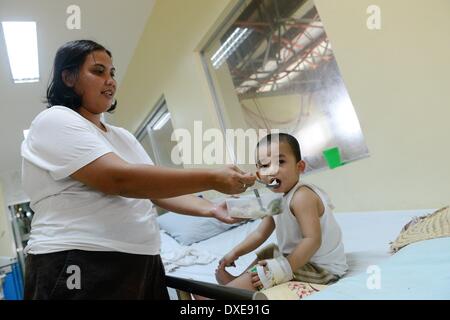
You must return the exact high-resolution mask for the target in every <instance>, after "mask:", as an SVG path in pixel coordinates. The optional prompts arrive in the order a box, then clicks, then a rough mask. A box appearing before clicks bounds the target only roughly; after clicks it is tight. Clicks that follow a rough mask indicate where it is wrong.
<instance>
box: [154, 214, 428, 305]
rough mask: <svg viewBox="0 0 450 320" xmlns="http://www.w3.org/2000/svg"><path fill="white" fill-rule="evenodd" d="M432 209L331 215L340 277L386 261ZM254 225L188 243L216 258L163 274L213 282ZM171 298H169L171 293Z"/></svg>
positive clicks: (171, 243)
mask: <svg viewBox="0 0 450 320" xmlns="http://www.w3.org/2000/svg"><path fill="white" fill-rule="evenodd" d="M433 210H434V209H429V210H408V211H372V212H347V213H335V216H336V219H337V221H338V223H339V225H340V227H341V229H342V233H343V242H344V247H345V252H346V255H347V263H348V265H349V271H348V272H347V274H346V275H345V276H344V278H347V277H353V276H355V275H358V274H365V273H366V271H367V268H368V267H369V266H371V265H375V264H380V263H382V262H383V261H385V260H387V259H388V258H390V257H391V254H390V253H389V243H390V242H391V241H393V240H394V239H395V238H396V236H397V235H398V233H399V232H400V230H401V229H402V227H403V226H404V225H405V224H406V223H407V222H408V221H410V220H411V218H413V217H415V216H420V215H424V214H427V213H430V212H432V211H433ZM258 224H259V221H258V220H256V221H251V222H248V223H245V224H242V225H240V226H238V227H236V228H233V229H230V230H228V231H226V232H223V233H221V234H219V235H216V236H214V237H212V238H210V239H207V240H204V241H201V242H198V243H194V244H192V245H191V246H192V247H193V248H196V249H199V250H205V251H207V252H209V253H210V254H212V255H214V256H215V257H216V259H215V260H214V261H212V262H211V263H209V264H206V265H191V266H182V267H178V268H176V269H175V270H172V271H170V272H166V273H167V274H168V275H172V276H176V277H180V278H186V279H193V280H200V281H205V282H210V283H217V282H216V280H215V276H214V271H215V269H216V267H217V265H218V261H219V259H220V258H221V257H222V256H223V255H225V254H226V253H227V252H229V251H230V250H231V249H232V248H233V247H234V246H235V245H237V244H238V243H239V242H241V241H242V240H243V239H244V238H245V237H246V236H247V235H248V234H249V233H250V232H251V231H253V230H254V229H255V228H256V227H257V226H258ZM161 240H162V241H161V242H162V251H163V252H164V251H168V250H169V251H170V250H176V249H177V248H179V247H180V244H179V243H178V242H177V241H176V240H174V239H173V238H171V237H170V236H169V235H168V234H166V233H164V232H162V233H161ZM272 242H276V237H275V232H274V233H273V234H272V235H271V236H270V237H269V239H267V240H266V242H265V243H264V244H263V245H266V244H269V243H272ZM255 258H256V255H255V254H254V253H249V254H247V255H245V256H242V257H240V258H239V259H238V260H236V262H235V263H236V267H235V268H234V267H230V268H227V270H228V272H230V273H231V274H233V275H238V274H240V273H241V272H243V271H244V270H245V269H246V268H247V267H248V266H249V265H250V263H251V262H252V261H253V260H254V259H255ZM341 281H342V280H341ZM171 297H173V293H172V294H171Z"/></svg>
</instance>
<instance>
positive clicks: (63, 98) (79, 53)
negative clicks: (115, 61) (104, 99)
mask: <svg viewBox="0 0 450 320" xmlns="http://www.w3.org/2000/svg"><path fill="white" fill-rule="evenodd" d="M94 51H105V52H106V53H107V54H108V55H109V56H110V57H111V58H112V55H111V52H110V51H109V50H107V49H105V47H103V46H102V45H100V44H98V43H96V42H94V41H91V40H75V41H70V42H67V43H66V44H64V45H63V46H62V47H60V48H59V49H58V51H57V52H56V56H55V61H54V64H53V75H52V80H51V82H50V84H49V86H48V88H47V108H51V107H53V106H55V105H60V106H65V107H67V108H70V109H73V110H76V109H78V108H79V107H80V106H81V97H80V96H79V95H77V94H76V93H75V91H74V90H73V88H71V87H68V86H66V84H65V83H64V81H63V79H62V73H63V71H64V70H67V71H68V72H69V73H70V74H71V75H74V76H75V77H78V73H79V71H80V68H81V66H82V65H83V64H84V62H85V61H86V57H87V56H88V55H89V54H90V53H92V52H94ZM116 106H117V101H114V103H113V105H112V106H111V108H109V109H108V112H111V111H113V110H114V109H115V108H116Z"/></svg>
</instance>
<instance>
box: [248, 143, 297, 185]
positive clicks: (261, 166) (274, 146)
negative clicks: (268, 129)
mask: <svg viewBox="0 0 450 320" xmlns="http://www.w3.org/2000/svg"><path fill="white" fill-rule="evenodd" d="M257 156H258V161H257V163H256V167H257V172H256V174H257V175H258V178H259V179H261V180H262V181H263V182H265V183H271V182H273V181H274V180H276V181H277V183H278V184H279V186H278V187H277V188H271V190H272V191H273V192H279V193H286V192H288V191H289V190H291V188H292V187H293V186H294V185H295V184H296V183H297V182H298V180H299V176H300V174H301V173H303V171H304V170H305V162H304V161H303V160H302V161H298V162H297V161H296V159H295V156H294V154H293V153H292V150H291V147H290V146H289V144H287V143H285V142H280V143H274V142H272V143H271V144H270V145H267V144H263V145H260V146H259V148H258V154H257Z"/></svg>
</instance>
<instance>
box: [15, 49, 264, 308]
mask: <svg viewBox="0 0 450 320" xmlns="http://www.w3.org/2000/svg"><path fill="white" fill-rule="evenodd" d="M114 73H115V68H114V66H113V64H112V56H111V53H110V52H109V51H108V50H106V49H105V48H104V47H103V46H101V45H99V44H97V43H95V42H93V41H88V40H79V41H72V42H68V43H67V44H65V45H64V46H62V47H61V48H60V49H59V50H58V52H57V54H56V57H55V61H54V70H53V79H52V81H51V83H50V85H49V87H48V90H47V100H48V107H49V108H48V109H47V110H45V111H43V112H41V113H40V114H39V115H38V116H37V117H36V118H35V119H34V120H33V122H32V124H31V127H30V131H29V135H28V137H27V139H26V140H25V141H24V142H23V144H22V157H23V170H22V180H23V186H24V188H25V191H26V192H27V193H28V195H29V197H30V199H31V207H32V209H33V210H34V212H35V215H34V218H33V223H32V230H31V236H30V240H29V242H28V245H27V247H26V248H25V253H27V254H28V256H27V261H26V276H25V298H26V299H168V294H167V288H166V286H165V283H164V279H165V277H164V268H163V264H162V262H161V258H160V256H159V250H160V238H159V229H158V225H157V222H156V217H155V214H153V213H151V209H152V202H153V203H154V204H156V205H158V206H160V207H163V208H165V209H168V210H171V211H175V212H179V213H184V214H190V215H197V216H204V217H215V218H217V219H219V220H221V221H224V222H227V223H234V222H236V221H235V220H233V219H231V218H229V217H228V216H227V214H226V209H225V205H224V204H222V205H220V206H217V207H215V206H214V205H213V204H212V203H210V202H209V201H207V200H204V199H201V198H198V197H195V196H193V195H189V194H191V193H195V192H200V191H204V190H209V189H214V190H217V191H220V192H223V193H227V194H234V193H240V192H243V191H245V190H246V188H247V187H248V186H250V185H252V184H253V183H254V181H255V177H254V176H253V175H250V174H244V173H243V172H242V171H240V170H239V169H238V168H237V167H235V166H229V167H226V168H224V169H221V170H206V169H205V170H176V169H168V168H162V167H157V166H154V165H153V163H152V161H151V159H150V158H149V157H148V155H147V154H146V152H145V151H144V149H143V148H142V146H141V145H140V144H139V142H138V141H137V140H136V139H135V138H134V136H133V135H132V134H131V133H129V132H128V131H126V130H124V129H122V128H118V127H114V126H111V125H107V124H105V123H103V122H102V121H101V115H102V113H103V112H105V111H111V110H112V109H114V108H115V106H116V103H115V102H114V101H115V100H114V94H115V92H116V81H115V80H114ZM150 199H151V201H150Z"/></svg>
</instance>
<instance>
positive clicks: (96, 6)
mask: <svg viewBox="0 0 450 320" xmlns="http://www.w3.org/2000/svg"><path fill="white" fill-rule="evenodd" d="M154 1H155V0H133V1H123V0H95V1H92V0H77V1H76V4H77V5H78V6H79V7H80V10H81V29H80V30H69V29H68V28H67V27H66V21H67V19H68V18H69V17H70V16H71V14H70V13H66V11H67V8H68V7H69V6H70V5H72V4H74V1H73V0H20V1H18V0H0V21H36V23H37V32H38V35H37V36H38V51H39V71H40V76H41V80H40V82H38V83H29V84H14V83H13V81H12V78H11V71H10V68H9V62H8V58H7V52H6V46H5V42H4V38H3V31H0V97H1V102H0V178H1V179H2V180H3V187H4V189H5V188H8V185H7V184H8V181H9V180H10V179H11V176H17V175H18V172H20V164H21V157H20V144H21V141H22V140H23V130H24V129H27V128H28V127H29V125H30V123H31V121H32V119H33V118H34V117H35V116H36V115H37V114H38V113H39V112H41V111H42V110H44V109H45V104H44V103H43V100H44V98H45V92H46V88H47V84H48V79H49V76H50V73H51V68H52V62H53V58H54V56H55V53H56V50H57V49H58V47H60V46H61V45H62V44H64V43H65V42H67V41H70V40H74V39H82V38H84V39H92V40H95V41H97V42H99V43H100V44H102V45H104V46H105V47H106V48H108V49H110V50H111V52H112V54H113V61H114V65H115V67H116V69H117V73H116V74H117V80H118V84H119V90H120V82H121V80H122V78H123V76H124V74H125V71H126V69H127V66H128V64H129V62H130V60H131V58H132V56H133V53H134V50H135V48H136V46H137V44H138V41H139V39H140V37H141V34H142V32H143V30H144V28H145V25H146V23H147V19H148V17H149V15H150V12H151V10H152V8H153V4H154ZM0 30H1V25H0ZM5 181H6V182H5Z"/></svg>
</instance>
